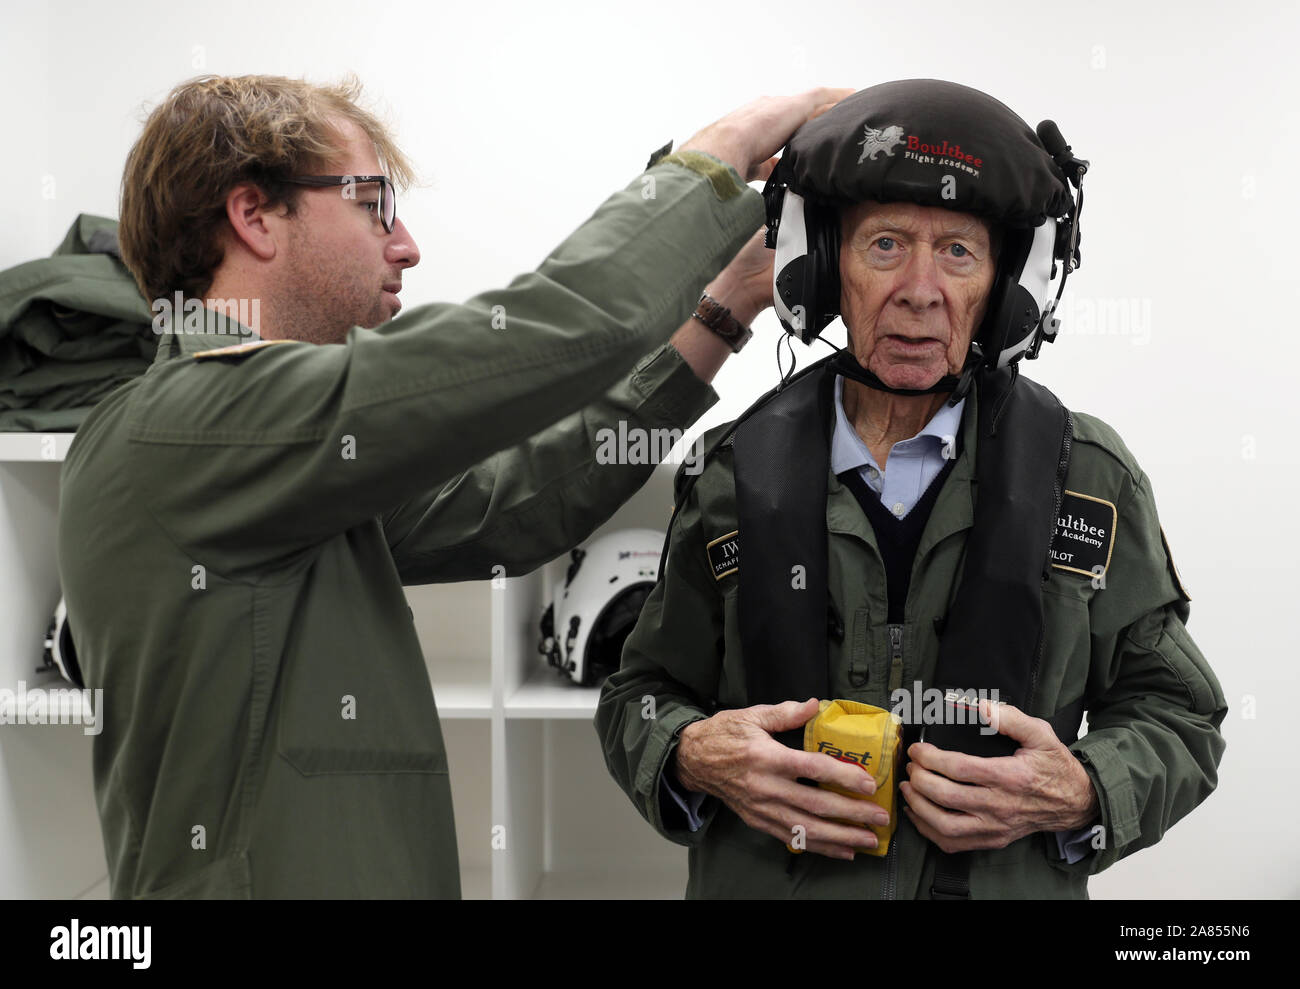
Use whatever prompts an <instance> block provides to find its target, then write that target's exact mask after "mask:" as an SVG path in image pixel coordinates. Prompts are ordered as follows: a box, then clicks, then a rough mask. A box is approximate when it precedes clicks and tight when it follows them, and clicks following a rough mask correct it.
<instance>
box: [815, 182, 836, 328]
mask: <svg viewBox="0 0 1300 989" xmlns="http://www.w3.org/2000/svg"><path fill="white" fill-rule="evenodd" d="M818 226H819V228H820V236H819V238H818V252H817V253H818V255H819V258H818V264H819V270H818V277H817V285H818V308H819V310H820V318H819V320H818V325H817V333H821V331H822V330H824V329H825V328H826V327H827V325H828V324H830V323H831V321H832V320H834V319H835V317H836V316H838V315H839V314H840V291H841V287H840V215H839V211H838V210H835V209H831V208H830V207H823V210H822V216H821V217H819V220H818Z"/></svg>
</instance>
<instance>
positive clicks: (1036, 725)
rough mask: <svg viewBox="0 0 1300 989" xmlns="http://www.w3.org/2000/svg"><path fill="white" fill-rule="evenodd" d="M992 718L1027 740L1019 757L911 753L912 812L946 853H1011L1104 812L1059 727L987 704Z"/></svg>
mask: <svg viewBox="0 0 1300 989" xmlns="http://www.w3.org/2000/svg"><path fill="white" fill-rule="evenodd" d="M981 705H982V707H983V712H984V717H985V718H987V719H988V721H989V723H990V724H991V725H992V726H993V727H995V728H996V729H997V730H998V732H999V733H1000V734H1003V735H1007V736H1009V737H1011V738H1014V739H1016V741H1018V742H1020V744H1021V747H1020V748H1019V749H1018V750H1017V751H1016V754H1015V755H1013V756H1005V757H1001V758H992V759H982V758H979V757H978V756H971V755H966V754H964V753H961V752H950V751H947V750H945V749H940V748H938V747H937V746H934V745H931V744H929V743H928V742H917V743H916V744H915V745H912V746H911V747H910V748H908V750H907V754H908V757H909V758H910V759H911V760H912V761H911V762H909V763H908V764H907V767H906V770H907V776H908V779H907V781H905V782H903V783H902V784H900V786H899V790H900V792H901V793H902V795H903V799H904V800H906V801H907V806H906V807H905V808H904V812H905V813H906V814H907V816H908V818H909V819H910V820H911V821H912V823H913V824H914V825H915V826H916V829H917V830H918V831H920V832H921V834H922V835H924V836H925V837H926V838H928V839H929V840H930V841H932V842H934V843H935V844H936V845H938V846H939V847H940V848H941V849H943V851H945V852H965V851H972V850H974V849H980V848H1005V847H1006V846H1007V845H1009V844H1011V843H1012V842H1013V841H1016V840H1017V839H1019V838H1023V837H1024V836H1025V835H1028V834H1033V833H1034V832H1035V831H1066V830H1069V829H1071V828H1080V827H1083V826H1085V825H1086V824H1088V823H1089V822H1091V821H1092V820H1094V819H1095V818H1096V816H1097V814H1098V808H1099V805H1098V801H1097V793H1096V790H1095V788H1094V787H1093V785H1092V780H1091V778H1090V777H1089V776H1088V773H1087V770H1085V769H1084V768H1083V764H1082V763H1081V762H1079V760H1078V759H1077V758H1075V755H1074V753H1073V752H1071V751H1070V750H1069V749H1068V748H1066V747H1065V746H1064V745H1062V744H1061V741H1060V739H1058V738H1057V737H1056V734H1055V732H1053V731H1052V726H1051V725H1049V724H1048V723H1047V722H1046V721H1044V720H1042V719H1041V718H1032V717H1030V716H1029V715H1027V714H1025V713H1024V712H1023V711H1021V710H1019V709H1017V708H1015V707H1012V706H1011V705H1010V704H998V705H989V704H988V702H987V701H982V702H981Z"/></svg>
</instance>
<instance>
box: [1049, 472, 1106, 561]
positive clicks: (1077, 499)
mask: <svg viewBox="0 0 1300 989" xmlns="http://www.w3.org/2000/svg"><path fill="white" fill-rule="evenodd" d="M1118 521H1119V513H1118V512H1117V511H1116V510H1115V505H1114V503H1113V502H1109V501H1107V500H1106V499H1105V498H1097V497H1094V496H1093V495H1086V494H1080V493H1079V492H1078V491H1067V492H1065V497H1063V498H1062V499H1061V508H1060V511H1058V512H1057V513H1056V532H1055V534H1054V535H1053V536H1052V549H1051V559H1052V566H1053V567H1055V568H1056V569H1058V570H1066V571H1068V572H1070V573H1077V574H1082V575H1083V576H1085V577H1100V576H1105V574H1106V570H1107V569H1108V568H1109V567H1110V555H1111V551H1112V550H1113V549H1114V548H1115V525H1116V523H1117V522H1118Z"/></svg>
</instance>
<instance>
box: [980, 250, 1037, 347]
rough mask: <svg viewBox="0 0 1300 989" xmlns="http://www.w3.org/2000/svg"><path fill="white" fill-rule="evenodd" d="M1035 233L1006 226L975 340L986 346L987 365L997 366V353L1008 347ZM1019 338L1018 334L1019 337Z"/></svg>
mask: <svg viewBox="0 0 1300 989" xmlns="http://www.w3.org/2000/svg"><path fill="white" fill-rule="evenodd" d="M1031 240H1032V233H1027V232H1026V231H1023V230H1019V229H1010V230H1004V231H1003V236H1002V249H1001V251H1000V253H999V256H998V263H997V269H996V273H995V274H994V276H993V287H992V288H991V289H990V290H989V303H988V309H987V311H986V312H985V314H984V322H983V323H981V324H980V327H979V330H978V331H977V332H976V334H975V340H976V342H978V343H979V344H980V345H981V346H982V347H983V348H984V365H985V367H988V368H996V367H997V366H998V357H999V355H1001V353H1002V351H1003V350H1005V349H1006V347H1007V344H1008V337H1009V336H1011V335H1012V334H1011V327H1012V323H1013V322H1014V321H1015V319H1016V316H1017V309H1018V306H1017V300H1018V292H1017V289H1018V288H1019V280H1020V272H1021V271H1022V270H1023V268H1024V266H1025V259H1026V258H1027V257H1028V256H1029V245H1030V242H1031ZM1017 339H1018V337H1017Z"/></svg>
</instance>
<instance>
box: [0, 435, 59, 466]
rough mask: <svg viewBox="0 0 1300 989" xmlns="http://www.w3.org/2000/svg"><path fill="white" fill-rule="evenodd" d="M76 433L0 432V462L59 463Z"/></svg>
mask: <svg viewBox="0 0 1300 989" xmlns="http://www.w3.org/2000/svg"><path fill="white" fill-rule="evenodd" d="M76 435H77V434H76V433H0V463H3V462H4V461H6V460H17V461H33V460H34V461H42V460H43V461H45V462H46V463H52V464H56V463H61V462H62V461H63V458H64V457H66V456H67V455H68V447H70V446H72V440H73V437H75V436H76Z"/></svg>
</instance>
